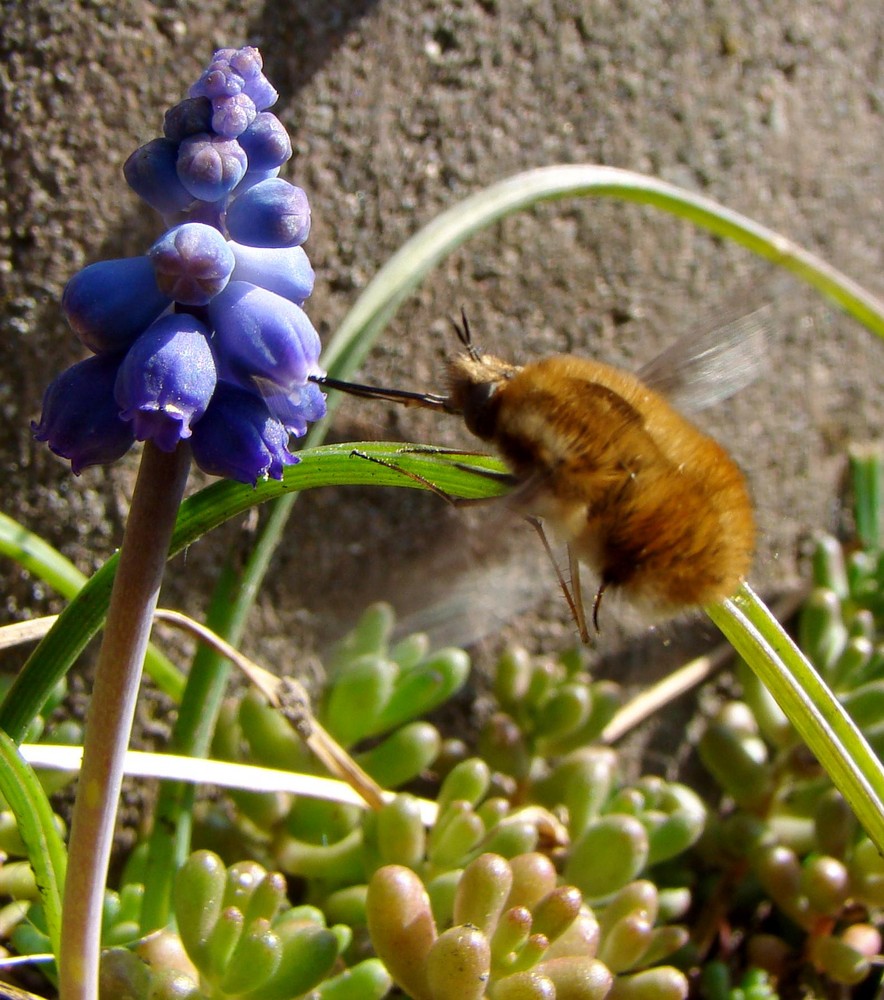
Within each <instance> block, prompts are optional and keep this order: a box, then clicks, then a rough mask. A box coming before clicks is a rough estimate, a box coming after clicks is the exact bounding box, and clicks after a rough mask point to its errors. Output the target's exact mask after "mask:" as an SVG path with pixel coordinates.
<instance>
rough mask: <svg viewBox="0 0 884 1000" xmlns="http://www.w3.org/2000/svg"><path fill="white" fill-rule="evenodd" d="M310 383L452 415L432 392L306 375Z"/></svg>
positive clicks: (442, 399) (443, 398) (447, 403)
mask: <svg viewBox="0 0 884 1000" xmlns="http://www.w3.org/2000/svg"><path fill="white" fill-rule="evenodd" d="M307 378H308V380H309V381H310V382H315V383H316V385H321V386H322V387H323V388H327V389H337V390H338V391H339V392H346V393H349V394H350V395H351V396H362V397H363V398H365V399H386V400H389V401H390V402H391V403H401V404H402V405H403V406H422V407H424V408H425V409H428V410H442V411H443V412H444V413H453V412H454V411H453V410H452V408H451V403H450V401H449V399H448V397H447V396H439V395H437V394H436V393H433V392H408V391H407V390H406V389H384V388H382V387H381V386H377V385H360V384H359V383H358V382H343V381H341V380H340V379H337V378H329V377H328V376H327V375H308V376H307Z"/></svg>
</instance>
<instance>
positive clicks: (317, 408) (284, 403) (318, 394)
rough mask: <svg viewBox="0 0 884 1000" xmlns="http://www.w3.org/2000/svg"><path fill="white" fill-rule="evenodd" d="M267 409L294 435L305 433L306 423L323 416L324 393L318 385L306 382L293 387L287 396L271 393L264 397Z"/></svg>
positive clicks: (300, 435) (324, 410)
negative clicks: (295, 387)
mask: <svg viewBox="0 0 884 1000" xmlns="http://www.w3.org/2000/svg"><path fill="white" fill-rule="evenodd" d="M264 402H265V403H266V404H267V409H268V410H270V412H271V413H272V414H273V416H274V417H276V419H277V420H278V421H279V422H280V423H281V424H282V425H283V426H284V427H285V429H286V430H287V431H288V432H289V433H290V434H294V436H295V437H303V436H304V435H305V434H306V433H307V425H308V424H312V423H315V422H316V421H317V420H322V418H323V417H324V416H325V412H326V407H325V393H324V392H322V391H321V390H320V388H319V386H318V385H314V384H313V383H312V382H308V383H307V384H306V385H305V386H301V387H300V388H298V389H293V390H292V392H290V393H289V394H288V395H287V396H285V395H282V394H280V393H271V394H269V395H266V396H265V397H264Z"/></svg>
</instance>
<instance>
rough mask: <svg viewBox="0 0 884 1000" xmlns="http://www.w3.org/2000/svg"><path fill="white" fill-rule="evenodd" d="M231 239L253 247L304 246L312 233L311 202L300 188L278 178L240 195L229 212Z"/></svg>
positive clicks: (228, 222)
mask: <svg viewBox="0 0 884 1000" xmlns="http://www.w3.org/2000/svg"><path fill="white" fill-rule="evenodd" d="M227 230H228V232H229V233H230V237H231V239H234V240H236V242H237V243H245V244H247V245H248V246H252V247H295V246H300V245H301V244H302V243H303V242H304V241H305V240H306V239H307V236H308V235H309V233H310V205H309V203H308V201H307V195H306V194H305V193H304V192H303V191H302V190H301V188H299V187H295V186H294V184H289V182H288V181H284V180H281V179H280V178H279V177H275V178H273V179H271V180H267V181H262V182H261V183H260V184H256V185H255V186H254V187H251V188H249V189H248V190H247V191H244V192H243V193H242V194H241V195H239V196H238V197H237V198H236V199H235V200H234V201H233V203H232V204H231V205H230V208H229V209H228V211H227Z"/></svg>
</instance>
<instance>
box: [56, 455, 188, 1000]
mask: <svg viewBox="0 0 884 1000" xmlns="http://www.w3.org/2000/svg"><path fill="white" fill-rule="evenodd" d="M189 467H190V450H189V448H187V446H185V445H179V446H178V447H177V448H176V450H175V451H174V452H172V453H166V452H162V451H160V450H159V449H158V448H157V447H155V446H154V445H153V444H151V443H150V442H148V443H147V444H146V445H145V447H144V454H143V456H142V460H141V469H140V471H139V473H138V481H137V483H136V484H135V492H134V494H133V497H132V506H131V509H130V511H129V520H128V523H127V526H126V531H125V534H124V537H123V544H122V547H121V550H120V562H119V568H118V569H117V574H116V578H115V580H114V587H113V592H112V594H111V600H110V608H109V610H108V616H107V623H106V626H105V633H104V640H103V642H102V645H101V653H100V654H99V658H98V666H97V668H96V673H95V683H94V686H93V689H92V702H91V705H90V708H89V714H88V717H87V720H86V735H85V739H84V745H85V751H84V755H83V766H82V770H81V772H80V782H79V789H78V792H77V801H76V804H75V805H74V815H73V823H72V828H71V839H70V848H69V854H68V869H67V878H66V881H65V894H64V904H63V908H62V932H61V954H60V956H59V987H60V996H61V1000H96V997H97V996H98V962H99V949H100V935H101V914H102V905H103V902H104V889H105V881H106V879H107V867H108V862H109V859H110V851H111V845H112V842H113V834H114V821H115V819H116V809H117V802H118V800H119V795H120V787H121V785H122V777H123V754H124V752H125V750H126V748H127V746H128V743H129V735H130V732H131V728H132V719H133V717H134V714H135V703H136V699H137V697H138V688H139V684H140V681H141V671H142V666H143V663H144V653H145V650H146V648H147V642H148V637H149V635H150V626H151V618H152V615H153V611H154V608H155V607H156V603H157V597H158V596H159V590H160V584H161V583H162V579H163V572H164V569H165V565H166V559H167V556H168V552H169V542H170V539H171V536H172V528H173V526H174V524H175V518H176V516H177V513H178V506H179V504H180V503H181V498H182V496H183V493H184V487H185V484H186V482H187V473H188V469H189Z"/></svg>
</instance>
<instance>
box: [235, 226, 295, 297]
mask: <svg viewBox="0 0 884 1000" xmlns="http://www.w3.org/2000/svg"><path fill="white" fill-rule="evenodd" d="M227 245H228V246H229V247H230V249H231V250H232V251H233V256H234V258H235V259H236V267H234V269H233V275H232V280H233V281H249V282H251V283H252V284H253V285H258V286H260V287H261V288H266V289H267V291H268V292H276V294H277V295H281V296H282V297H283V298H286V299H288V300H289V301H290V302H294V303H295V305H296V306H300V305H303V304H304V301H305V300H306V299H307V297H308V296H309V295H310V293H311V292H312V291H313V281H314V274H313V268H312V267H311V266H310V261H309V260H308V258H307V254H306V253H305V252H304V248H303V247H281V248H279V249H274V248H273V247H247V246H244V245H243V244H242V243H234V242H233V241H231V242H230V243H228V244H227Z"/></svg>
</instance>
